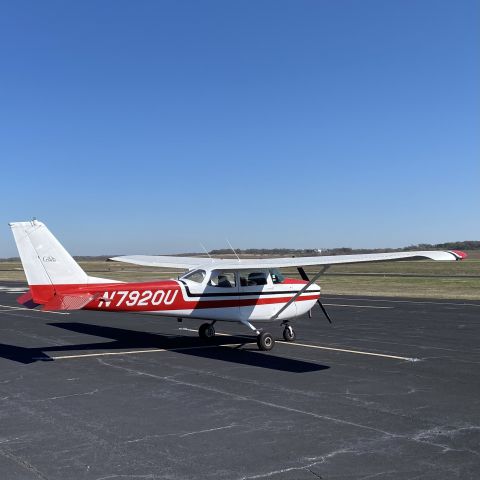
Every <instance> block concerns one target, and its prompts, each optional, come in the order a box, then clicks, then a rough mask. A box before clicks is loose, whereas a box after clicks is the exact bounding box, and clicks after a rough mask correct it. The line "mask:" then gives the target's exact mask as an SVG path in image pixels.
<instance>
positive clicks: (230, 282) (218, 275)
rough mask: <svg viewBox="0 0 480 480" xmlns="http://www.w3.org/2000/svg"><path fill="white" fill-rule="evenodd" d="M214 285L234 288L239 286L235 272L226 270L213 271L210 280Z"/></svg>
mask: <svg viewBox="0 0 480 480" xmlns="http://www.w3.org/2000/svg"><path fill="white" fill-rule="evenodd" d="M208 284H209V285H211V286H212V287H221V288H233V287H236V286H237V280H236V277H235V272H226V271H225V270H215V271H214V272H212V276H211V277H210V281H209V282H208Z"/></svg>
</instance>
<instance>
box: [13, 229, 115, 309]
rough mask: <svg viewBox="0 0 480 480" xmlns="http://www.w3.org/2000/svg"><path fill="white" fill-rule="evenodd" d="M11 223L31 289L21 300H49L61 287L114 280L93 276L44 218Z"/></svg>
mask: <svg viewBox="0 0 480 480" xmlns="http://www.w3.org/2000/svg"><path fill="white" fill-rule="evenodd" d="M10 227H11V229H12V232H13V236H14V238H15V243H16V244H17V248H18V253H19V254H20V259H21V261H22V265H23V269H24V271H25V275H26V277H27V282H28V285H29V286H30V293H31V298H30V299H28V298H27V297H25V298H22V297H23V296H22V297H20V298H19V301H20V300H23V301H29V300H33V302H34V303H37V304H47V303H49V302H50V301H51V300H52V299H53V298H54V296H55V295H56V294H57V293H60V291H58V290H62V288H61V287H63V290H64V289H65V286H72V287H73V286H74V285H83V286H84V285H88V284H89V283H103V282H112V281H111V280H104V279H97V278H94V277H89V276H88V275H87V274H86V273H85V272H84V271H83V270H82V268H81V267H80V265H79V264H78V263H77V262H76V261H75V260H74V259H73V257H72V256H71V255H70V254H69V253H68V252H67V251H66V250H65V249H64V248H63V246H62V245H61V244H60V242H59V241H58V240H57V239H56V238H55V237H54V236H53V235H52V233H51V232H50V230H49V229H48V228H47V227H46V226H45V224H43V223H42V222H39V221H37V220H32V221H31V222H13V223H10ZM59 287H60V288H59Z"/></svg>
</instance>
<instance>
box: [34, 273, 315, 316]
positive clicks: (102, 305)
mask: <svg viewBox="0 0 480 480" xmlns="http://www.w3.org/2000/svg"><path fill="white" fill-rule="evenodd" d="M300 284H303V282H302V283H300V282H299V285H300ZM278 286H279V287H280V286H281V284H278ZM30 289H31V292H32V296H33V297H34V298H42V299H44V298H45V302H42V303H46V302H47V301H48V300H49V299H51V298H53V297H52V286H51V285H32V286H30ZM55 292H56V294H66V293H68V294H71V295H74V294H76V293H77V294H82V293H90V294H96V293H98V294H100V295H99V297H98V298H96V299H95V300H92V301H91V302H90V303H88V304H87V305H86V306H85V307H84V309H85V310H105V311H133V312H139V311H161V310H196V309H205V308H234V307H245V306H254V305H267V304H276V303H278V304H284V303H286V302H288V301H289V300H290V299H291V298H292V296H293V295H295V293H297V292H295V291H292V292H291V293H290V292H289V293H288V294H282V295H277V296H273V295H272V296H268V297H266V296H260V295H256V294H255V293H254V292H252V294H251V296H250V295H249V297H251V298H242V297H238V296H236V295H235V294H233V295H232V297H233V298H229V299H225V298H218V299H212V298H211V297H208V299H206V298H205V297H204V298H203V299H202V298H201V297H194V298H191V299H189V298H188V296H187V298H185V297H186V293H185V290H184V289H182V287H181V284H180V282H177V281H175V280H163V281H159V282H138V283H92V284H81V285H73V284H72V285H71V284H68V285H55ZM162 292H163V293H162ZM232 293H233V292H232ZM263 293H264V294H267V295H271V294H274V293H275V292H274V291H273V292H263ZM289 295H290V296H289ZM319 297H320V294H319V293H311V292H308V291H307V292H305V293H304V294H302V295H301V296H299V297H298V298H297V299H296V300H295V302H301V301H306V300H317V299H318V298H319ZM153 302H156V303H153Z"/></svg>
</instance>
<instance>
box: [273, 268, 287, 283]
mask: <svg viewBox="0 0 480 480" xmlns="http://www.w3.org/2000/svg"><path fill="white" fill-rule="evenodd" d="M270 275H271V276H272V282H273V283H282V282H283V281H284V280H285V277H284V276H283V275H282V274H281V273H280V270H277V269H276V268H272V269H270Z"/></svg>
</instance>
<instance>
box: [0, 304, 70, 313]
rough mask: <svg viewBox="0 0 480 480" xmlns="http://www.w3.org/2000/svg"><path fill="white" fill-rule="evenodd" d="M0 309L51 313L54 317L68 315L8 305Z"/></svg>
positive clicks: (0, 306)
mask: <svg viewBox="0 0 480 480" xmlns="http://www.w3.org/2000/svg"><path fill="white" fill-rule="evenodd" d="M0 308H9V309H10V310H25V311H27V312H36V313H53V314H54V315H70V314H69V313H67V312H52V311H50V310H36V309H34V308H24V307H12V306H10V305H0ZM0 312H1V310H0Z"/></svg>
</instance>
